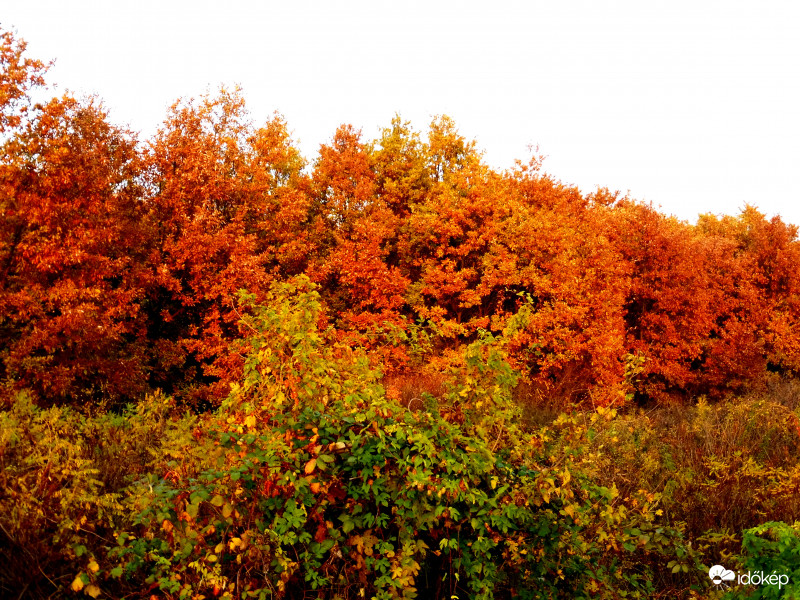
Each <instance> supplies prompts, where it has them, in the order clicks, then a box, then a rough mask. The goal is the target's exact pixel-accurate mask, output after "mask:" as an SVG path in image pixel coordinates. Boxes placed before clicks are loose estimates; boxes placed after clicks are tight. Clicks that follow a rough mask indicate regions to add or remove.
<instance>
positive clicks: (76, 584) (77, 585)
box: [70, 575, 83, 592]
mask: <svg viewBox="0 0 800 600" xmlns="http://www.w3.org/2000/svg"><path fill="white" fill-rule="evenodd" d="M70 587H71V588H72V591H73V592H80V591H81V590H82V589H83V579H81V576H80V575H78V576H77V577H76V578H75V579H74V580H73V582H72V585H71V586H70Z"/></svg>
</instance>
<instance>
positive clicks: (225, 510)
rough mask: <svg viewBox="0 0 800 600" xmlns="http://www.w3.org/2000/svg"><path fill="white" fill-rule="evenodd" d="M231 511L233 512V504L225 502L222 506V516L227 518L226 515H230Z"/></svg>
mask: <svg viewBox="0 0 800 600" xmlns="http://www.w3.org/2000/svg"><path fill="white" fill-rule="evenodd" d="M232 513H233V506H231V505H230V504H226V505H225V506H223V507H222V517H223V518H225V519H227V518H228V517H230V516H231V514H232Z"/></svg>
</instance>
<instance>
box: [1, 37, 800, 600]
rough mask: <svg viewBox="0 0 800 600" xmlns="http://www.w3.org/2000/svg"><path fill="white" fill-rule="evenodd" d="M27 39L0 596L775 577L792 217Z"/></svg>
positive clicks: (788, 421)
mask: <svg viewBox="0 0 800 600" xmlns="http://www.w3.org/2000/svg"><path fill="white" fill-rule="evenodd" d="M48 66H49V65H48V64H47V63H45V62H42V61H40V60H37V59H35V58H31V57H29V56H28V55H27V53H26V46H25V43H24V41H23V40H22V39H20V38H19V37H18V36H17V35H16V34H14V33H12V32H9V31H0V557H2V560H0V596H2V597H6V598H19V599H22V598H34V599H39V598H69V597H74V598H83V597H86V596H88V597H90V598H127V599H138V598H141V599H192V600H200V599H204V598H205V599H211V598H222V599H226V600H233V599H237V600H238V599H244V598H257V599H267V598H276V599H287V600H289V599H291V600H294V599H305V598H326V599H337V600H348V599H351V598H375V599H379V600H387V599H391V598H408V599H411V598H421V599H426V598H430V599H435V600H438V599H450V600H453V599H460V600H466V599H475V600H478V599H484V600H488V599H492V598H498V599H506V598H509V599H510V598H525V599H542V600H543V599H550V598H554V599H558V598H563V599H581V598H585V599H588V598H602V599H608V600H611V599H617V598H670V599H675V598H681V599H690V598H694V599H699V598H719V599H722V598H727V599H732V598H752V599H756V598H764V599H766V598H800V494H798V490H799V489H800V487H799V486H800V459H799V458H798V447H799V446H798V442H800V418H799V417H800V380H798V378H797V376H798V372H800V273H798V268H797V267H798V265H800V240H798V228H797V227H796V226H795V225H792V224H789V223H786V222H784V221H783V220H781V219H780V218H779V217H774V218H770V219H768V218H767V217H766V216H765V215H764V214H762V213H760V212H759V211H758V209H757V207H756V204H757V200H758V199H753V202H754V204H753V205H751V206H745V207H743V208H742V210H741V211H740V212H739V214H737V215H726V216H720V215H710V214H706V215H700V216H699V218H698V220H697V222H696V224H690V223H687V222H685V221H681V220H678V219H676V218H674V217H670V216H667V215H665V214H663V213H661V212H659V210H658V209H656V208H655V207H653V206H652V205H650V204H646V203H643V202H639V201H637V200H635V199H632V198H630V197H627V196H624V195H622V194H620V193H617V192H612V191H610V190H607V189H598V190H596V191H595V192H593V193H590V194H585V193H582V192H581V191H580V190H578V189H577V188H576V187H573V186H570V185H568V184H565V183H562V182H561V181H558V180H556V179H555V178H553V177H552V176H550V175H548V174H547V172H546V171H545V170H544V164H543V158H542V157H541V156H538V155H537V154H535V153H532V155H531V156H530V157H528V158H527V159H525V160H520V161H517V163H516V164H515V165H514V166H513V167H512V168H510V169H508V170H505V171H502V172H500V171H498V170H495V169H492V168H490V167H489V166H487V165H486V164H485V163H484V162H483V160H482V156H481V153H480V152H479V151H478V150H477V146H476V142H474V141H470V140H467V139H465V138H464V137H463V136H462V135H461V134H460V133H459V131H458V128H457V126H456V124H455V123H454V122H453V120H452V119H450V118H448V117H447V116H438V117H436V118H434V119H433V120H432V121H431V123H430V124H429V125H428V127H427V130H425V131H418V130H417V129H415V128H414V127H413V126H412V124H410V123H408V122H406V121H404V120H403V119H402V118H401V117H400V116H397V117H395V118H394V119H392V120H391V122H390V123H389V124H388V126H387V127H385V128H384V129H383V130H382V132H381V134H380V135H379V136H378V137H377V138H376V139H374V140H365V139H362V135H361V132H360V131H359V130H358V129H356V128H355V127H354V126H352V125H342V126H341V127H339V128H338V129H337V130H336V131H335V132H334V133H333V136H332V138H331V139H330V141H329V142H328V143H326V144H323V145H321V146H320V148H319V152H318V155H317V156H316V157H314V158H313V160H310V161H308V160H306V159H305V158H304V157H303V156H302V155H301V154H300V152H299V150H298V149H297V148H296V146H295V143H294V141H293V140H292V137H291V133H290V128H289V124H287V123H286V122H285V120H284V119H283V117H282V116H281V115H279V114H275V115H273V116H272V117H271V118H270V119H268V120H267V121H266V122H265V123H263V124H255V123H253V121H252V119H251V117H250V114H249V112H248V110H247V107H246V106H245V102H244V99H243V95H242V92H241V91H240V90H238V89H225V88H222V89H219V90H218V91H217V92H214V93H208V94H206V95H203V96H200V97H198V98H187V99H181V100H178V101H176V102H175V103H174V104H173V105H172V107H171V108H170V109H169V111H168V113H167V115H166V117H165V118H164V120H163V123H162V124H161V125H160V127H159V129H158V131H157V132H156V133H155V134H154V135H153V136H152V137H150V138H148V139H140V137H139V135H138V134H137V133H135V132H133V131H129V130H127V129H126V128H124V127H120V126H117V125H114V124H113V123H112V122H111V121H110V119H109V116H108V114H107V112H106V109H105V108H104V106H103V104H102V102H101V101H100V100H99V99H98V98H95V97H89V98H74V97H71V96H70V95H62V96H58V97H53V98H51V99H49V100H42V99H41V98H44V97H46V93H45V92H46V91H47V90H48V89H49V88H47V86H46V83H47V82H46V79H45V77H46V73H47V70H48ZM714 565H723V566H724V567H725V569H730V570H733V571H735V572H737V573H755V572H762V573H764V574H765V575H770V574H775V575H777V576H785V579H781V584H780V585H766V584H761V585H754V584H752V583H750V584H746V583H745V584H742V583H740V582H741V577H739V578H738V579H737V580H734V581H727V582H726V581H724V582H723V583H722V584H718V583H717V582H716V581H714V580H712V578H711V577H710V576H709V569H710V568H711V567H712V566H714ZM773 581H774V580H773Z"/></svg>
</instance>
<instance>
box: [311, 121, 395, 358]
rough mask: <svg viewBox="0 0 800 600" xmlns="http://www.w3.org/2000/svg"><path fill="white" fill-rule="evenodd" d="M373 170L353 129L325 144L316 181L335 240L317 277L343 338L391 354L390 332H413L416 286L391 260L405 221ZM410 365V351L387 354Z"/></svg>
mask: <svg viewBox="0 0 800 600" xmlns="http://www.w3.org/2000/svg"><path fill="white" fill-rule="evenodd" d="M372 167H373V165H372V164H371V161H370V154H369V151H368V147H367V146H366V145H365V144H363V143H362V142H361V136H360V132H357V131H355V130H354V129H353V128H352V127H351V126H348V125H345V126H342V127H340V128H339V129H338V130H337V131H336V133H335V134H334V136H333V139H332V140H331V143H330V144H324V145H322V146H321V148H320V154H319V158H318V160H317V162H316V164H315V165H314V171H313V174H312V182H313V189H314V203H315V204H314V205H315V211H316V214H317V215H318V218H319V219H322V220H323V221H324V222H325V223H326V224H327V227H326V230H327V235H326V239H325V241H324V242H323V243H322V244H321V245H320V249H319V254H318V257H317V260H316V262H315V264H314V265H313V266H312V268H311V273H312V276H313V278H314V279H315V280H316V281H317V282H319V283H320V284H321V288H322V294H323V298H325V301H326V304H327V305H328V307H329V309H330V311H331V316H332V317H334V318H335V319H336V320H337V325H338V327H339V328H340V331H341V332H342V334H343V336H344V338H343V339H346V340H348V341H349V342H350V343H353V344H358V345H364V346H366V347H368V348H370V349H372V350H375V351H377V350H379V349H380V348H384V349H386V344H385V343H384V342H385V334H386V333H387V331H389V330H390V329H391V328H392V327H400V328H403V327H404V326H405V316H404V315H403V314H402V308H403V306H404V304H405V299H404V293H405V290H406V288H407V286H408V280H407V279H406V278H405V277H404V276H403V274H402V273H401V272H400V270H399V269H398V268H397V266H396V265H392V264H390V262H389V260H388V259H389V257H390V254H391V253H392V250H393V240H394V239H395V238H396V234H397V228H398V225H399V223H400V220H401V218H400V217H399V216H397V215H396V214H395V213H394V212H393V211H392V209H391V205H392V202H393V201H392V200H390V199H388V198H385V197H383V196H380V195H379V194H378V189H377V182H376V175H375V172H374V171H373V168H372ZM395 203H396V201H395ZM389 354H390V355H391V354H396V353H395V352H394V351H393V350H389ZM403 359H404V358H403V356H402V353H400V354H396V355H395V356H388V355H383V356H382V360H385V361H388V362H389V363H392V362H395V363H396V362H397V361H400V362H402V361H403Z"/></svg>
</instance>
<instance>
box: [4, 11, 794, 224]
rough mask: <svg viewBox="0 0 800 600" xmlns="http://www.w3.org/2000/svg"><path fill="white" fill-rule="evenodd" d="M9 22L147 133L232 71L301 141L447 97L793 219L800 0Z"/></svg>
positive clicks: (633, 188) (518, 150) (510, 124)
mask: <svg viewBox="0 0 800 600" xmlns="http://www.w3.org/2000/svg"><path fill="white" fill-rule="evenodd" d="M0 27H2V28H3V29H10V28H13V29H15V30H16V32H17V34H18V35H19V36H20V37H22V38H24V39H26V40H27V41H28V43H29V46H28V51H29V54H30V55H31V56H33V57H36V58H41V59H47V60H49V59H51V58H55V59H56V65H55V67H54V68H53V69H52V71H51V72H50V76H49V79H50V81H51V82H54V83H56V84H58V86H59V90H65V89H69V90H70V91H71V92H73V93H76V94H88V93H96V94H98V95H99V96H100V97H101V98H102V99H103V100H104V101H105V103H106V106H107V107H108V108H109V110H110V113H111V119H112V121H114V122H116V123H119V124H128V125H130V126H131V127H132V128H133V129H135V130H137V131H140V132H142V133H143V134H144V135H145V136H147V135H150V134H152V132H153V131H155V129H156V128H157V127H158V125H159V123H160V122H161V121H162V120H163V118H164V116H165V115H166V109H167V107H168V106H169V105H170V104H171V103H172V102H173V101H174V100H176V99H177V98H179V97H189V96H198V95H200V94H202V93H203V92H205V91H207V90H208V89H209V88H210V89H211V90H212V91H213V90H215V89H218V87H219V86H220V85H222V84H225V85H228V86H232V85H235V84H240V85H241V86H242V87H243V92H244V96H245V98H246V99H247V102H248V107H249V109H250V111H251V113H252V115H253V117H254V118H255V120H256V122H258V121H263V120H265V119H266V118H267V117H268V116H269V115H270V114H271V113H272V112H273V111H275V110H277V111H279V112H280V113H282V114H283V115H284V116H285V117H286V119H287V121H288V123H289V126H290V128H291V129H292V130H293V131H294V136H295V139H296V140H298V141H299V147H300V148H301V150H302V151H303V153H304V154H305V155H306V157H307V158H313V157H314V156H315V155H316V152H317V149H318V148H319V144H320V143H323V142H325V141H327V140H329V139H330V137H331V136H332V135H333V133H334V131H335V130H336V127H337V126H338V125H340V124H342V123H352V124H353V125H355V126H356V127H358V128H361V129H362V130H363V133H364V137H365V139H371V138H373V137H375V136H376V135H377V134H378V131H379V129H380V128H382V127H385V126H388V125H389V123H390V121H391V118H392V116H393V115H394V113H395V112H399V113H400V115H401V116H402V117H403V118H404V119H405V120H409V121H411V122H412V124H413V125H414V127H415V128H416V129H417V130H420V131H423V132H424V131H426V130H427V126H428V124H429V122H430V120H431V117H432V116H433V115H436V114H442V113H443V114H448V115H450V116H451V117H453V119H454V120H455V121H456V123H457V125H458V127H459V129H460V131H461V133H462V134H464V135H465V136H466V137H468V138H470V139H476V140H477V142H478V146H479V147H480V148H481V149H483V150H484V151H485V159H486V161H487V162H488V163H489V164H490V165H492V166H494V167H496V168H500V169H503V168H507V167H510V166H511V165H512V164H513V161H514V159H515V158H520V159H524V160H527V158H528V157H529V156H530V154H529V152H528V150H527V147H528V146H529V145H538V146H539V151H540V152H541V153H542V154H544V155H546V156H547V159H546V161H545V163H544V166H545V170H546V171H548V172H549V173H551V174H553V175H554V176H555V177H557V178H559V179H561V180H562V181H563V182H565V183H570V184H575V185H578V186H579V187H580V188H581V189H583V190H584V191H587V192H588V191H593V190H594V189H596V187H597V186H598V185H600V186H607V187H609V188H611V189H618V190H620V191H622V192H623V193H624V192H628V191H629V192H630V194H631V196H632V197H634V198H637V199H641V200H648V201H652V202H653V203H655V204H657V205H660V206H661V208H662V210H663V211H664V212H666V213H671V214H675V215H677V216H678V217H680V218H682V219H687V220H689V221H694V220H695V218H696V216H697V214H698V213H702V212H713V213H727V214H737V213H738V211H739V210H740V209H741V208H742V207H743V206H744V204H745V203H750V204H753V205H755V206H757V207H758V208H759V209H760V210H761V211H762V212H765V213H767V214H768V215H770V216H771V215H774V214H776V213H777V214H780V215H781V216H782V217H783V218H784V219H785V220H787V221H790V222H792V223H796V224H800V2H796V1H787V2H775V1H769V0H767V1H762V2H739V1H736V0H728V1H724V2H709V1H703V0H693V1H685V0H671V1H669V2H653V1H650V2H644V1H642V0H626V1H618V2H610V1H606V0H594V1H582V2H578V1H565V0H562V1H558V0H552V1H550V2H545V1H540V0H533V1H520V2H516V1H498V0H494V1H493V2H481V3H470V2H466V1H461V2H450V1H446V2H436V1H435V0H429V1H428V2H419V1H416V0H412V1H405V2H398V1H393V2H383V1H380V0H367V1H353V2H344V1H335V0H321V1H316V2H310V1H291V0H282V1H281V2H273V1H262V2H256V1H244V0H242V1H235V0H228V1H227V2H224V3H223V2H209V1H206V2H203V1H199V0H193V1H185V0H180V1H171V0H157V1H153V0H138V1H135V2H131V1H127V0H98V1H68V0H52V1H44V0H0Z"/></svg>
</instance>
